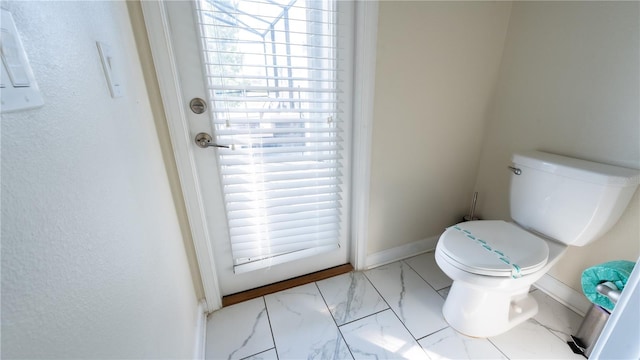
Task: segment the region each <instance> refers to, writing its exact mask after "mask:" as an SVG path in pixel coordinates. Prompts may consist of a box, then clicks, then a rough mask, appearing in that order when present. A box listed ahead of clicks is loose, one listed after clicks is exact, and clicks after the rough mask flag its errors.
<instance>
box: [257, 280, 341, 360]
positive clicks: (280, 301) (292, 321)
mask: <svg viewBox="0 0 640 360" xmlns="http://www.w3.org/2000/svg"><path fill="white" fill-rule="evenodd" d="M265 301H266V303H267V310H268V312H269V319H270V320H271V328H272V330H273V337H274V340H275V343H276V349H277V352H278V357H279V358H280V359H351V354H350V353H349V349H348V348H347V345H346V344H345V342H344V340H343V339H342V335H341V334H340V331H339V330H338V327H337V326H336V324H335V322H334V321H333V318H332V317H331V313H330V312H329V309H328V308H327V306H326V305H325V303H324V300H323V299H322V296H321V295H320V291H319V290H318V288H317V287H316V284H315V283H312V284H307V285H302V286H298V287H295V288H292V289H289V290H284V291H280V292H277V293H275V294H271V295H267V296H265Z"/></svg>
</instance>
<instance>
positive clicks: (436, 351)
mask: <svg viewBox="0 0 640 360" xmlns="http://www.w3.org/2000/svg"><path fill="white" fill-rule="evenodd" d="M418 343H420V345H421V346H422V348H423V349H424V350H425V352H426V353H427V356H428V357H429V359H431V360H438V359H443V360H444V359H506V357H505V356H504V355H503V354H502V353H501V352H500V350H498V349H497V348H496V347H495V346H494V345H493V344H492V343H491V342H490V341H489V340H487V339H479V338H472V337H468V336H464V335H462V334H460V333H458V332H456V331H455V330H453V329H452V328H450V327H448V328H446V329H443V330H440V331H438V332H437V333H435V334H431V335H429V336H427V337H425V338H423V339H421V340H419V341H418Z"/></svg>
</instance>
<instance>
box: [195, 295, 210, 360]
mask: <svg viewBox="0 0 640 360" xmlns="http://www.w3.org/2000/svg"><path fill="white" fill-rule="evenodd" d="M206 309H207V303H206V302H205V301H204V300H202V301H200V303H198V322H197V323H196V339H195V340H196V341H195V344H194V350H193V358H194V360H204V358H205V346H206V342H207V341H206V340H207V312H206Z"/></svg>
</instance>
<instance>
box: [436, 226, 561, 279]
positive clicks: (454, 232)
mask: <svg viewBox="0 0 640 360" xmlns="http://www.w3.org/2000/svg"><path fill="white" fill-rule="evenodd" d="M438 250H439V251H441V252H442V254H444V255H446V258H447V259H449V260H450V261H449V262H450V263H451V265H453V266H455V267H457V268H459V269H461V270H464V271H467V272H470V273H473V274H479V275H487V276H498V277H502V276H505V277H507V276H508V277H513V278H518V277H520V276H523V275H527V274H531V273H534V272H536V271H538V270H540V269H541V268H542V267H544V265H545V264H546V263H547V260H548V257H549V247H548V245H547V242H546V241H545V240H543V239H542V238H541V237H538V236H536V235H534V234H532V233H530V232H527V231H525V230H524V229H522V228H520V227H518V226H516V225H514V224H512V223H508V222H506V221H501V220H480V221H469V222H464V223H460V224H457V225H454V226H452V227H449V228H448V229H447V230H445V232H444V233H443V234H442V235H441V236H440V240H439V242H438Z"/></svg>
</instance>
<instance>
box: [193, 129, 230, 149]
mask: <svg viewBox="0 0 640 360" xmlns="http://www.w3.org/2000/svg"><path fill="white" fill-rule="evenodd" d="M212 140H213V138H212V137H211V135H209V134H207V133H204V132H201V133H199V134H198V135H196V138H195V141H196V145H198V146H199V147H201V148H203V149H206V148H208V147H219V148H225V149H228V148H229V146H227V145H218V144H216V143H214V142H211V141H212Z"/></svg>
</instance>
